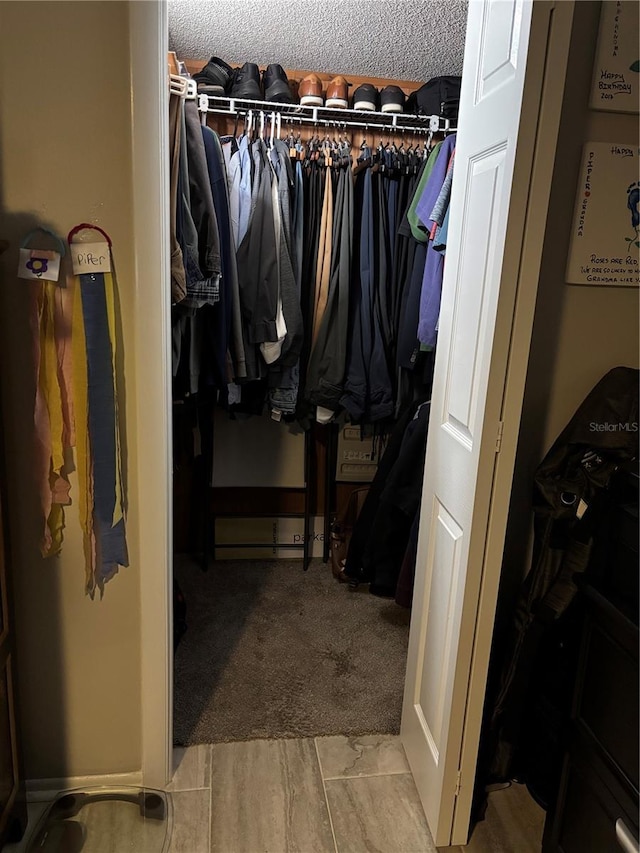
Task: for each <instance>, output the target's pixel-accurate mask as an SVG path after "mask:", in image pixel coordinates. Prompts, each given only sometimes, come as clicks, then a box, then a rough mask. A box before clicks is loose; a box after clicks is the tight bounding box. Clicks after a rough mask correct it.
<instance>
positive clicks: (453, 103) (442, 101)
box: [406, 75, 462, 119]
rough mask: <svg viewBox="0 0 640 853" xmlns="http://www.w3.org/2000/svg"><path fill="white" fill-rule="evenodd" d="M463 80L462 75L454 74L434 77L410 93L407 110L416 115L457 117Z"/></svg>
mask: <svg viewBox="0 0 640 853" xmlns="http://www.w3.org/2000/svg"><path fill="white" fill-rule="evenodd" d="M461 82H462V77H454V76H452V75H447V76H445V77H434V78H433V79H432V80H429V82H428V83H425V84H424V86H421V87H420V88H419V89H418V90H417V91H416V92H412V93H411V94H410V95H409V100H408V101H407V109H406V111H407V112H408V113H412V114H414V115H424V116H442V117H443V118H448V119H457V118H458V110H459V108H460V83H461Z"/></svg>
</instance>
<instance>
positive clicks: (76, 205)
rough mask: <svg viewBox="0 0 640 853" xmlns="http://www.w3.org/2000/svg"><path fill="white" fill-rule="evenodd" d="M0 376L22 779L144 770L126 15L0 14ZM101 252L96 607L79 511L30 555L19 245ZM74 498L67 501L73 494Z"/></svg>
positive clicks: (13, 7)
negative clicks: (102, 241)
mask: <svg viewBox="0 0 640 853" xmlns="http://www.w3.org/2000/svg"><path fill="white" fill-rule="evenodd" d="M0 69H1V70H0V81H1V82H0V85H1V93H0V185H1V187H2V190H1V209H0V236H1V237H4V238H8V239H9V240H11V243H12V246H11V250H10V252H8V253H7V255H6V256H5V258H6V261H5V263H4V270H3V282H2V287H1V288H0V346H1V347H2V349H1V359H2V361H1V364H2V369H1V371H0V375H1V379H2V390H3V408H4V428H5V434H6V447H7V451H8V453H7V455H8V481H9V482H8V494H9V514H10V529H11V540H12V548H13V557H12V568H13V574H14V587H15V609H16V627H17V653H18V676H19V680H20V684H19V697H20V702H21V714H20V717H21V721H22V730H23V742H24V751H25V762H26V775H27V777H28V778H46V777H60V776H64V775H83V774H101V773H117V772H125V771H131V770H139V769H140V754H141V746H140V743H141V732H140V727H141V723H140V718H141V701H140V615H139V613H140V584H139V565H138V564H139V560H138V541H137V526H138V516H137V501H136V491H137V484H136V479H135V465H134V463H135V459H136V446H135V435H136V432H135V396H136V389H135V382H134V370H133V364H134V352H133V343H134V341H133V318H134V295H135V286H134V284H135V281H134V257H133V246H132V238H131V234H132V176H131V115H130V109H131V104H130V84H129V29H128V8H127V4H126V3H121V2H91V3H74V2H70V3H62V2H61V3H59V2H34V3H21V2H4V3H0ZM81 221H90V222H94V223H97V224H100V225H101V226H103V227H104V228H105V229H106V230H107V231H108V233H109V234H110V235H111V237H112V239H113V245H114V258H115V264H116V268H117V274H118V285H119V293H120V300H121V304H122V321H123V329H124V358H125V371H126V423H127V436H128V457H129V465H128V469H129V503H130V513H129V524H128V538H129V548H130V558H131V566H130V568H128V569H122V570H121V571H120V574H119V575H118V576H117V577H116V578H115V579H113V580H112V581H111V582H110V583H109V584H108V585H107V587H106V591H105V596H104V599H103V600H102V601H100V600H99V599H96V600H95V601H91V600H90V599H89V598H87V597H86V596H85V595H84V588H83V587H84V581H83V573H84V568H83V556H82V550H81V534H80V529H79V525H78V518H77V510H76V508H75V507H71V508H70V509H69V510H68V511H67V529H66V537H65V544H64V547H63V552H62V555H61V556H60V558H52V559H49V560H47V561H43V560H42V559H41V558H40V556H39V552H38V529H37V516H36V512H35V508H36V495H35V494H34V491H33V489H32V485H31V481H30V475H31V467H30V450H31V443H30V442H31V437H30V421H31V416H32V415H31V400H32V395H33V382H32V378H31V373H30V361H29V332H28V326H27V321H26V311H25V309H26V303H25V289H24V285H23V284H21V283H20V282H19V281H18V280H17V279H16V277H15V268H16V263H17V250H16V245H17V242H18V241H19V239H20V238H21V237H22V236H23V235H24V234H25V232H26V231H28V230H29V229H30V228H31V227H33V226H34V225H37V224H39V225H45V226H47V227H50V228H53V229H54V230H55V231H57V232H58V233H59V234H61V235H64V236H66V234H67V232H68V230H69V229H70V227H71V226H73V225H74V224H76V223H78V222H81ZM72 494H73V496H74V497H75V499H76V501H77V496H78V491H77V488H76V484H75V482H74V483H73V488H72Z"/></svg>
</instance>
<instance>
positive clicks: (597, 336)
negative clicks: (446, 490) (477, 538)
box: [503, 2, 639, 600]
mask: <svg viewBox="0 0 640 853" xmlns="http://www.w3.org/2000/svg"><path fill="white" fill-rule="evenodd" d="M599 16H600V4H599V3H596V2H578V3H576V11H575V19H574V31H573V34H572V46H571V55H570V58H569V69H568V75H567V85H566V91H565V97H564V105H563V114H562V123H561V127H560V136H559V144H558V156H557V159H556V164H555V170H554V178H553V189H552V195H551V202H550V212H549V217H548V222H547V230H546V235H545V243H544V250H543V259H542V269H541V276H540V287H539V292H538V300H537V305H536V315H535V322H534V330H533V339H532V346H531V354H530V359H529V369H528V374H527V384H526V390H525V400H524V409H523V415H522V425H521V434H520V441H519V446H518V455H517V459H516V471H515V479H514V488H513V495H512V501H511V512H510V519H509V527H508V531H507V543H506V551H505V558H506V562H505V569H506V571H505V573H504V584H503V586H504V588H505V592H506V593H507V594H506V599H507V600H508V599H509V587H510V588H511V594H512V593H513V591H514V589H515V587H516V586H517V585H518V584H519V582H520V579H521V577H522V575H523V573H524V572H525V571H526V570H527V568H528V560H529V553H528V552H529V548H528V543H529V542H530V530H531V488H532V479H533V473H534V471H535V469H536V467H537V465H538V464H539V463H540V461H541V460H542V458H543V457H544V455H545V453H546V452H547V450H548V449H549V448H550V446H551V444H552V443H553V441H554V439H555V438H556V436H557V435H558V433H559V432H560V431H561V430H562V428H563V427H564V426H565V424H566V423H567V422H568V421H569V419H570V418H571V417H572V415H573V414H574V412H575V410H576V409H577V407H578V406H579V404H580V403H581V402H582V400H583V399H584V397H585V396H586V395H587V393H588V392H589V391H590V390H591V388H592V387H593V386H594V385H595V384H596V382H597V381H598V380H599V379H600V378H601V376H603V375H604V374H605V373H606V372H607V370H609V369H610V368H612V367H616V366H617V365H627V366H630V367H638V322H639V320H638V308H639V303H638V289H637V288H623V287H619V288H608V287H579V286H576V285H567V284H565V267H566V263H567V254H568V246H569V235H570V231H571V227H572V222H573V210H574V203H575V198H576V189H577V185H578V171H579V167H580V160H581V156H582V146H583V143H584V142H587V141H596V142H598V141H599V142H634V141H635V144H637V143H638V117H637V116H631V115H622V114H614V113H603V112H595V111H593V110H590V109H589V108H588V101H589V93H590V86H591V79H592V70H593V62H594V55H595V48H596V43H597V37H598V23H599Z"/></svg>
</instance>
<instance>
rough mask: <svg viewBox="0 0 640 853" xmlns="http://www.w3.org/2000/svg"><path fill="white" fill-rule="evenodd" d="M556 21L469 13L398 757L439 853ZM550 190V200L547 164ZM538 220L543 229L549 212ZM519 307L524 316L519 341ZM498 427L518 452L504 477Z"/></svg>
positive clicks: (486, 603)
mask: <svg viewBox="0 0 640 853" xmlns="http://www.w3.org/2000/svg"><path fill="white" fill-rule="evenodd" d="M560 5H561V6H562V5H564V4H560ZM570 5H571V4H567V7H569V6H570ZM559 14H560V15H561V17H562V13H559ZM571 14H572V10H571ZM552 19H553V15H552V4H548V3H539V2H537V3H535V4H533V3H531V2H525V0H471V2H470V4H469V20H468V25H467V40H466V46H465V59H464V76H463V83H462V92H461V101H460V118H459V123H458V125H459V128H460V130H459V133H458V139H457V146H456V161H455V176H454V182H453V193H452V199H451V216H450V227H449V236H448V245H447V257H446V263H445V273H444V284H443V294H442V305H441V314H440V322H439V333H438V346H437V356H436V369H435V380H434V387H433V395H432V405H431V417H430V423H429V438H428V445H427V458H426V465H425V475H424V487H423V495H422V507H421V516H420V536H419V542H418V559H417V564H416V582H415V592H414V599H413V613H412V621H411V632H410V640H409V655H408V663H407V678H406V684H405V696H404V706H403V715H402V740H403V744H404V747H405V751H406V753H407V757H408V759H409V764H410V766H411V770H412V772H413V775H414V779H415V782H416V785H417V788H418V792H419V794H420V798H421V801H422V804H423V807H424V810H425V814H426V817H427V822H428V824H429V828H430V830H431V833H432V835H433V838H434V841H435V843H436V845H438V846H447V845H449V844H461V843H462V844H464V843H466V841H467V829H468V823H469V813H470V807H471V792H472V790H473V783H474V773H475V765H476V761H477V750H478V739H479V729H480V717H481V711H482V703H483V700H484V692H485V682H486V672H487V666H488V658H489V647H490V643H491V633H492V626H493V619H494V616H495V600H496V596H497V585H498V577H499V572H500V556H501V550H502V545H503V542H504V530H505V526H506V518H507V510H508V494H509V490H510V484H511V476H512V473H513V457H514V455H515V437H516V436H517V430H518V426H519V417H520V409H521V402H522V387H523V385H524V377H525V373H526V354H527V352H528V341H529V339H530V335H531V325H532V320H533V305H534V302H535V289H536V287H537V275H536V271H535V269H533V270H531V269H530V268H529V271H530V272H532V273H533V276H530V277H529V284H528V288H529V293H528V296H523V295H522V294H521V293H520V292H519V291H518V281H519V276H520V274H521V270H520V265H521V260H522V257H523V245H524V244H525V243H526V233H527V228H528V227H529V224H530V223H529V220H527V222H526V223H525V216H526V215H527V210H528V206H529V208H530V206H531V199H530V193H531V186H532V177H531V176H532V170H533V167H534V153H535V148H536V145H535V140H536V133H537V129H538V126H539V121H540V120H541V116H542V113H543V107H544V105H541V97H542V93H543V91H544V89H545V85H544V71H545V63H546V62H547V60H548V57H547V51H548V41H549V38H550V33H551V22H552ZM570 20H571V18H570V17H569V22H570ZM569 31H570V26H569ZM567 41H568V37H567ZM565 53H566V45H565ZM528 54H529V56H528ZM565 61H566V57H565ZM559 64H560V65H562V62H560V63H559ZM563 82H564V74H560V75H559V79H557V81H556V91H559V95H558V96H557V97H556V95H553V96H552V100H553V98H556V105H557V111H556V112H557V115H555V132H556V134H557V123H558V121H559V111H560V106H559V105H560V104H561V99H562V85H563ZM548 112H549V110H548V109H547V115H548ZM551 125H553V122H551ZM554 140H555V137H554V138H553V139H552V140H551V151H550V152H549V151H547V152H546V160H547V161H549V163H550V164H551V166H552V164H553V156H554V153H555V141H554ZM547 141H548V140H547ZM549 154H550V155H551V156H550V157H549V156H548V155H549ZM538 171H540V170H538ZM543 171H544V170H543ZM544 178H545V181H546V186H547V195H546V200H547V201H548V187H549V184H550V178H551V168H550V167H548V168H547V171H546V172H545V173H544ZM538 183H540V181H538ZM543 183H544V181H543ZM542 195H543V196H544V193H543V194H542ZM543 202H544V198H543ZM537 213H538V219H540V217H542V218H541V222H542V229H544V219H545V217H546V207H545V206H544V204H542V208H539V209H538V211H537ZM539 224H540V223H539V222H538V225H539ZM531 228H532V233H533V231H534V230H535V228H534V225H531ZM543 233H544V230H543ZM539 242H540V245H541V242H542V241H541V240H540V241H539ZM538 263H539V256H538ZM531 291H532V292H531ZM516 297H518V300H519V302H520V301H522V302H524V303H525V304H526V305H527V311H525V314H526V318H525V322H523V321H522V317H520V319H519V320H518V324H517V330H518V335H519V336H520V338H519V341H517V342H516V343H515V344H514V342H513V340H512V332H513V329H514V323H515V322H516V321H515V319H514V318H516V317H517V316H518V315H517V310H516V308H515V305H516ZM521 297H522V298H521ZM527 312H528V313H527ZM527 336H528V337H527ZM523 341H525V342H526V343H525V347H523V346H522V342H523ZM514 348H516V349H518V348H519V356H518V359H516V360H517V370H516V369H514V366H513V363H511V364H510V352H511V353H512V352H513V350H514ZM512 362H513V359H512ZM508 371H509V375H508V376H507V372H508ZM515 374H517V375H515ZM509 383H515V386H519V388H520V390H519V394H520V397H519V406H518V405H516V406H513V405H512V404H511V402H510V398H506V397H505V394H508V387H509ZM505 400H507V402H508V406H507V409H508V410H509V418H507V421H508V422H507V423H505V422H504V419H505V414H504V412H505ZM503 428H504V430H507V431H508V430H510V431H511V433H510V434H509V436H508V437H509V439H510V448H511V450H512V453H511V455H510V456H509V454H507V455H508V456H509V459H508V462H507V465H506V466H504V465H503V466H502V469H501V470H500V472H499V474H500V475H499V476H498V473H497V472H498V470H499V469H498V467H497V459H498V458H499V456H498V453H497V451H498V449H499V447H500V442H501V440H502V439H501V438H500V436H502V431H503ZM505 435H506V433H505ZM509 465H510V469H509ZM505 467H506V469H507V470H505ZM471 718H472V721H471V723H470V722H469V720H470V719H471ZM461 791H462V792H463V793H464V796H461Z"/></svg>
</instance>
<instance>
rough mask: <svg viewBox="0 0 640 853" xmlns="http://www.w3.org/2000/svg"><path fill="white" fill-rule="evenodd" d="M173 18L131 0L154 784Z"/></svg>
mask: <svg viewBox="0 0 640 853" xmlns="http://www.w3.org/2000/svg"><path fill="white" fill-rule="evenodd" d="M168 21H169V18H168V10H167V3H166V0H154V2H145V3H141V2H139V0H130V2H129V44H130V48H129V50H130V65H131V135H132V172H133V174H132V177H133V203H134V220H133V228H134V234H133V238H134V245H135V272H136V279H135V283H136V291H137V293H136V307H137V311H136V318H135V374H136V383H135V385H136V429H137V433H138V442H137V459H136V462H137V473H138V477H137V480H138V489H137V503H138V518H139V528H138V533H139V545H138V547H139V551H138V563H139V571H140V644H141V650H140V651H141V654H140V669H141V678H140V691H141V696H140V699H141V742H142V756H141V767H142V781H143V784H144V785H145V786H147V787H154V788H156V787H157V788H164V787H165V785H166V784H167V783H168V782H169V780H170V779H171V776H172V775H173V607H172V601H173V523H172V516H173V482H172V479H173V478H172V466H173V461H172V394H171V297H170V278H171V269H170V262H169V259H170V254H171V252H170V247H171V244H170V233H169V103H168V101H169V99H168V98H167V46H168V43H169V35H168V34H169V25H168ZM150 363H151V364H153V365H154V367H153V370H151V369H150V366H149V365H150Z"/></svg>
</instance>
